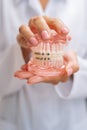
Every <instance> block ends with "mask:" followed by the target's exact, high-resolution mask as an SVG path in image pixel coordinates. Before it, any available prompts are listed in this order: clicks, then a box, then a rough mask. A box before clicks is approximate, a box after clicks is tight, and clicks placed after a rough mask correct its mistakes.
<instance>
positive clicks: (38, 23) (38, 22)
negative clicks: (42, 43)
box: [29, 16, 50, 40]
mask: <svg viewBox="0 0 87 130" xmlns="http://www.w3.org/2000/svg"><path fill="white" fill-rule="evenodd" d="M29 26H30V28H31V29H32V27H33V28H36V29H37V32H38V33H39V34H41V37H42V39H44V40H46V39H49V38H50V28H49V26H48V25H47V23H46V21H45V19H44V18H43V17H42V16H38V17H34V18H32V19H31V20H30V21H29Z"/></svg>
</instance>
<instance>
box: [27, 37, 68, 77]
mask: <svg viewBox="0 0 87 130" xmlns="http://www.w3.org/2000/svg"><path fill="white" fill-rule="evenodd" d="M61 42H63V41H61V40H58V39H56V40H55V38H54V39H52V40H48V41H44V42H43V41H41V42H40V44H38V45H37V46H36V47H32V48H31V49H32V58H31V60H30V61H29V63H28V70H29V72H31V73H34V74H36V75H39V76H57V75H58V74H59V71H62V70H63V69H64V68H65V65H64V60H63V51H64V48H65V46H66V43H61Z"/></svg>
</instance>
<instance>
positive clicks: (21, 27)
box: [19, 25, 25, 33]
mask: <svg viewBox="0 0 87 130" xmlns="http://www.w3.org/2000/svg"><path fill="white" fill-rule="evenodd" d="M24 29H25V25H21V26H20V27H19V32H20V33H22V32H23V30H24Z"/></svg>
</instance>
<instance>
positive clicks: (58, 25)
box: [17, 16, 71, 63]
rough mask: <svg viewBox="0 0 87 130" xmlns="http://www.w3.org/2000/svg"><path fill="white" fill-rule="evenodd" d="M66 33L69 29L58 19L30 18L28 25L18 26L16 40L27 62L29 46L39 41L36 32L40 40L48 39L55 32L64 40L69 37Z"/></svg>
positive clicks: (45, 17)
mask: <svg viewBox="0 0 87 130" xmlns="http://www.w3.org/2000/svg"><path fill="white" fill-rule="evenodd" d="M68 33H69V29H68V28H67V27H66V26H65V25H64V23H63V22H62V21H60V20H59V19H56V18H50V17H47V16H36V17H33V18H31V19H30V20H29V23H28V25H22V26H20V27H19V34H18V35H17V41H18V43H19V45H20V46H21V49H22V53H23V57H24V59H25V62H26V63H27V62H28V60H29V53H30V48H31V47H32V46H36V45H37V44H38V43H39V41H38V39H37V38H36V34H39V36H40V37H41V39H42V40H47V39H50V38H51V36H52V35H55V34H58V36H60V37H61V38H62V39H63V40H66V39H71V37H70V36H68Z"/></svg>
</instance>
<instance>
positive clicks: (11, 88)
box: [0, 44, 24, 98]
mask: <svg viewBox="0 0 87 130" xmlns="http://www.w3.org/2000/svg"><path fill="white" fill-rule="evenodd" d="M1 55H2V56H3V57H2V58H1V61H0V97H1V98H2V97H3V96H5V95H7V94H10V93H13V92H15V91H17V90H19V89H20V88H21V87H22V86H23V84H24V81H23V80H19V79H17V78H15V77H14V72H15V71H17V70H18V69H19V68H20V66H21V65H23V64H24V59H23V57H22V53H21V49H20V47H19V45H18V44H13V45H12V46H11V47H9V48H8V49H7V50H6V51H5V52H4V53H3V54H1Z"/></svg>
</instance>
